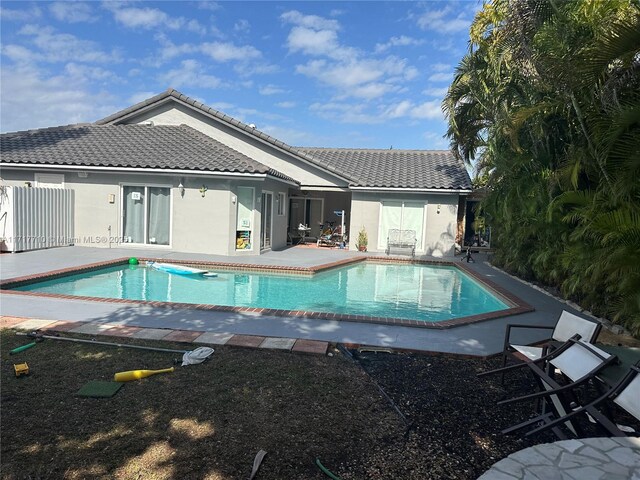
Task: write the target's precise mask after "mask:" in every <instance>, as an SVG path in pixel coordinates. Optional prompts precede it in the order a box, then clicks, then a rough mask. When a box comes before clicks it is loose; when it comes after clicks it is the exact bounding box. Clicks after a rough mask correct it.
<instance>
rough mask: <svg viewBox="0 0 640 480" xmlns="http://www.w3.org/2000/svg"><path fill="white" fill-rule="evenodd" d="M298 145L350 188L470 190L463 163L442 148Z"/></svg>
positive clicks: (469, 182) (468, 178)
mask: <svg viewBox="0 0 640 480" xmlns="http://www.w3.org/2000/svg"><path fill="white" fill-rule="evenodd" d="M298 148H299V150H300V151H302V152H304V153H306V154H307V155H311V156H312V157H313V158H315V159H316V161H318V162H320V163H322V164H323V165H327V166H329V165H330V166H332V167H333V168H335V169H338V170H340V171H343V172H344V173H345V174H346V175H348V176H349V177H351V178H353V179H354V180H353V182H352V184H351V185H352V186H354V187H369V188H376V187H377V188H415V189H424V190H426V189H451V190H471V179H470V177H469V174H468V173H467V169H466V168H465V166H464V164H463V163H462V162H461V161H459V160H457V159H456V158H455V157H454V155H453V154H452V153H451V152H450V151H446V150H373V149H358V148H307V147H298Z"/></svg>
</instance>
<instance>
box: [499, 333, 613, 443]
mask: <svg viewBox="0 0 640 480" xmlns="http://www.w3.org/2000/svg"><path fill="white" fill-rule="evenodd" d="M617 360H618V359H617V357H616V356H615V355H611V354H609V353H607V352H605V351H603V350H601V349H599V348H598V347H596V346H594V345H592V344H590V343H587V342H585V341H583V340H581V339H580V335H575V336H574V337H572V338H570V339H569V340H568V341H567V342H565V343H564V344H563V345H562V346H561V347H559V348H557V349H556V350H554V351H553V352H551V353H550V354H548V355H546V356H544V357H541V358H540V359H537V360H533V361H529V362H525V363H523V364H519V365H512V367H518V366H520V365H526V366H528V367H529V369H530V370H531V372H532V373H533V374H534V377H535V379H536V382H537V383H538V385H539V386H540V391H538V392H536V393H532V394H529V395H523V396H520V397H516V398H511V399H509V400H503V401H501V402H498V405H508V404H511V403H514V402H520V401H524V400H533V399H546V400H548V403H549V404H550V405H549V406H550V407H551V410H549V411H544V410H543V411H542V413H541V414H540V415H538V416H537V417H535V418H532V419H530V420H527V421H525V422H523V423H520V424H518V425H515V426H513V427H510V428H507V429H506V430H503V433H511V432H514V431H516V430H519V429H521V428H524V427H526V426H530V425H533V424H535V423H538V422H541V421H542V422H544V423H547V424H551V422H552V421H553V420H554V417H555V418H563V417H566V416H567V412H570V411H571V409H570V407H569V405H570V403H571V402H572V401H575V400H576V399H577V397H576V396H575V393H576V390H577V389H578V388H580V387H582V386H584V385H586V384H587V383H588V382H590V381H591V380H593V379H594V378H595V377H596V375H598V373H600V372H601V371H602V370H603V369H604V368H606V367H607V366H609V365H611V364H612V363H613V362H616V361H617ZM546 367H548V368H546ZM556 369H557V370H559V371H560V373H561V374H562V376H564V377H566V379H567V382H566V383H565V384H563V385H561V384H560V383H559V382H558V381H557V380H556V377H555V376H554V375H553V371H554V370H556ZM560 424H565V425H566V426H567V428H568V429H569V430H570V431H572V432H573V433H574V434H576V435H577V434H578V433H579V431H580V430H579V427H578V426H576V425H574V424H573V423H572V422H570V421H569V419H568V420H567V421H565V422H557V423H554V424H553V425H552V426H551V427H550V428H552V429H553V431H554V433H556V436H558V437H559V438H566V437H565V436H564V434H562V433H561V431H560V430H559V429H558V427H559V426H560Z"/></svg>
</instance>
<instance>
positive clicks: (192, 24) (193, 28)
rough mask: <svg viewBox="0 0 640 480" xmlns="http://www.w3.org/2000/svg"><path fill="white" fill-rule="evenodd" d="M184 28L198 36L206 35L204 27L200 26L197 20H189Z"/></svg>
mask: <svg viewBox="0 0 640 480" xmlns="http://www.w3.org/2000/svg"><path fill="white" fill-rule="evenodd" d="M185 28H186V29H187V30H188V31H190V32H193V33H197V34H198V35H204V34H206V33H207V29H206V27H204V26H203V25H201V24H200V22H198V21H197V20H189V21H188V22H187V24H186V26H185Z"/></svg>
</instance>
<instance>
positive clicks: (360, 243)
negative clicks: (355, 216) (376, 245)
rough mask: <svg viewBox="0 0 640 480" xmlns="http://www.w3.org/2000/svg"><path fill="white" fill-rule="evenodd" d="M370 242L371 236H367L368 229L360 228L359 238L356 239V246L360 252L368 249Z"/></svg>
mask: <svg viewBox="0 0 640 480" xmlns="http://www.w3.org/2000/svg"><path fill="white" fill-rule="evenodd" d="M368 244H369V237H368V236H367V231H366V230H365V228H364V227H362V228H361V229H360V231H359V232H358V239H357V240H356V247H358V250H359V251H360V252H366V251H367V245H368Z"/></svg>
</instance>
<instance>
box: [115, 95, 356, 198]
mask: <svg viewBox="0 0 640 480" xmlns="http://www.w3.org/2000/svg"><path fill="white" fill-rule="evenodd" d="M149 121H152V122H153V123H154V124H155V125H188V126H190V127H192V128H194V129H196V130H198V131H200V132H202V133H204V134H205V135H208V136H210V137H211V138H214V139H216V140H218V141H219V142H221V143H223V144H225V145H227V146H229V147H231V148H233V149H234V150H237V151H238V152H240V153H243V154H245V155H247V156H248V157H250V158H252V159H254V160H256V161H258V162H260V163H262V164H264V165H267V166H268V167H271V168H273V169H275V170H277V171H279V172H280V173H283V174H285V175H288V176H289V177H291V178H294V179H296V180H297V181H299V182H301V183H302V185H303V188H304V186H316V187H336V186H337V187H346V186H347V182H345V181H344V180H341V179H340V178H338V177H336V176H334V175H332V174H330V173H326V172H323V171H322V170H320V169H318V168H317V167H315V166H312V165H309V164H306V163H304V162H302V161H300V160H298V159H296V158H294V157H293V156H291V155H289V154H287V153H284V152H281V151H279V150H277V149H276V148H274V147H272V146H270V145H266V144H264V143H262V142H261V141H260V140H258V139H253V138H251V136H250V135H249V134H247V133H241V132H238V131H236V130H234V129H233V128H232V127H229V126H226V125H223V124H221V123H219V122H217V121H216V120H213V119H212V118H210V117H207V116H206V115H204V114H203V113H200V112H198V111H196V110H193V109H192V108H190V107H186V106H184V105H181V104H179V103H176V102H175V101H168V102H165V103H163V104H161V105H159V106H157V107H155V108H153V109H150V110H148V111H145V112H142V113H140V114H137V115H134V116H132V117H130V118H127V119H126V120H125V121H124V122H123V123H145V122H149Z"/></svg>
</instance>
